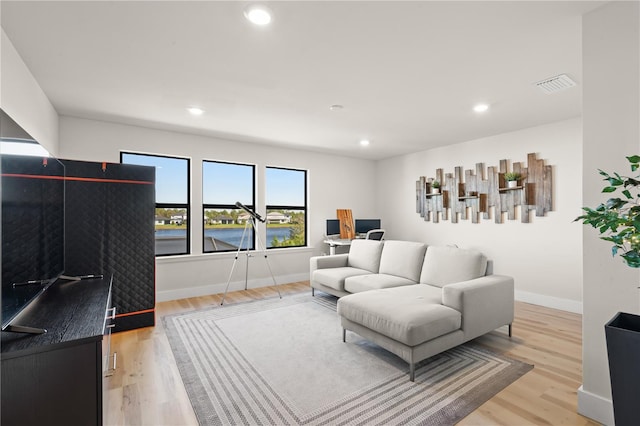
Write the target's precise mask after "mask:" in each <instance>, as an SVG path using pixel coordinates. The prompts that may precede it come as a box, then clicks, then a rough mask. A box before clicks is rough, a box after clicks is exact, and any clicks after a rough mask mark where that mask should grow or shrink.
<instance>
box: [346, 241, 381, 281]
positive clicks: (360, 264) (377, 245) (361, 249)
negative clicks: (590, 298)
mask: <svg viewBox="0 0 640 426" xmlns="http://www.w3.org/2000/svg"><path fill="white" fill-rule="evenodd" d="M383 245H384V242H383V241H374V240H353V241H352V242H351V247H349V259H348V265H349V266H351V267H353V268H358V269H366V270H367V271H369V272H373V273H374V274H377V273H378V271H379V269H380V253H381V252H382V247H383Z"/></svg>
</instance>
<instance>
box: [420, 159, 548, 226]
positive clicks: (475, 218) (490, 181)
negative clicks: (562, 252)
mask: <svg viewBox="0 0 640 426" xmlns="http://www.w3.org/2000/svg"><path fill="white" fill-rule="evenodd" d="M485 170H486V173H485ZM511 170H512V171H514V172H517V173H520V174H521V176H522V177H521V178H520V179H519V180H518V182H517V186H516V187H515V188H508V187H507V182H506V181H505V178H504V175H505V173H507V172H508V171H509V162H508V160H500V162H499V165H498V166H497V167H495V166H490V167H488V168H486V169H485V166H484V163H477V164H476V167H475V170H466V171H463V169H462V167H460V166H458V167H455V168H454V172H453V173H444V172H443V170H442V169H436V173H435V177H434V178H427V177H426V176H420V178H419V179H418V180H417V181H416V213H418V214H419V215H420V217H422V218H424V220H425V221H432V222H433V223H438V222H439V221H440V220H448V219H451V223H458V220H459V219H460V220H467V219H469V217H470V218H471V222H472V223H480V219H481V218H482V219H484V220H489V219H491V217H492V216H493V219H494V221H495V223H503V221H504V217H505V216H506V217H507V219H508V220H516V219H517V218H518V217H520V221H521V222H522V223H529V222H530V221H531V217H530V216H531V212H532V211H535V215H536V216H544V215H545V214H546V213H547V212H549V211H552V210H553V208H552V201H553V197H552V189H553V184H552V183H553V182H552V171H553V168H552V166H549V165H545V164H544V160H540V159H538V158H536V154H535V153H530V154H528V155H527V164H525V163H522V162H518V163H513V164H512V165H511ZM436 180H437V181H438V182H440V190H439V191H434V189H433V188H432V185H433V182H434V181H436ZM492 211H493V214H492Z"/></svg>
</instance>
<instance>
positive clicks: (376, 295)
mask: <svg viewBox="0 0 640 426" xmlns="http://www.w3.org/2000/svg"><path fill="white" fill-rule="evenodd" d="M491 269H492V268H491V263H490V262H488V261H487V258H486V257H485V256H484V255H483V254H481V253H480V252H477V251H475V250H466V249H461V248H457V247H451V246H428V247H427V246H426V245H425V244H422V243H417V242H409V241H393V240H391V241H371V240H356V241H353V243H352V245H351V248H350V251H349V253H346V254H340V255H334V256H317V257H312V258H311V260H310V270H311V276H310V283H311V288H312V294H315V290H316V289H318V290H320V291H323V292H326V293H329V294H333V295H335V296H338V297H340V299H339V300H338V307H337V310H338V314H339V315H340V321H341V325H342V328H343V336H342V338H343V341H345V342H346V331H347V330H349V331H352V332H355V333H357V334H359V335H360V336H362V337H364V338H365V339H367V340H369V341H371V342H374V343H376V344H377V345H379V346H381V347H383V348H385V349H386V350H388V351H390V352H392V353H394V354H396V355H398V356H399V357H400V358H402V359H403V360H405V361H406V362H408V363H409V379H410V380H411V381H414V378H415V365H416V364H417V363H418V362H420V361H422V360H423V359H426V358H429V357H431V356H433V355H436V354H438V353H440V352H443V351H445V350H447V349H450V348H452V347H455V346H457V345H460V344H462V343H464V342H467V341H469V340H471V339H474V338H476V337H478V336H481V335H483V334H485V333H488V332H490V331H492V330H495V329H496V328H499V327H502V326H505V325H507V326H508V327H509V331H508V333H509V336H511V324H512V322H513V318H514V284H513V278H511V277H507V276H502V275H493V274H492V271H491Z"/></svg>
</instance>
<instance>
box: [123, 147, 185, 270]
mask: <svg viewBox="0 0 640 426" xmlns="http://www.w3.org/2000/svg"><path fill="white" fill-rule="evenodd" d="M124 155H139V156H145V157H159V158H169V159H175V160H185V161H186V162H187V188H186V191H187V202H186V204H185V203H158V202H156V203H155V208H154V218H155V212H156V211H157V210H158V209H176V210H178V209H184V210H186V216H187V227H186V230H185V231H186V237H187V238H186V247H185V249H186V251H185V252H179V253H161V254H158V253H155V256H156V257H167V256H184V255H189V254H191V222H192V221H191V158H189V157H178V156H176V155H166V154H151V153H146V152H134V151H120V164H130V165H138V164H135V163H125V162H124V161H123V159H124V158H123V157H124ZM154 222H155V219H154ZM154 226H155V223H154ZM154 240H155V238H154Z"/></svg>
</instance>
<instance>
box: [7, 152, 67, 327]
mask: <svg viewBox="0 0 640 426" xmlns="http://www.w3.org/2000/svg"><path fill="white" fill-rule="evenodd" d="M0 170H1V172H2V329H3V330H4V329H5V328H6V327H7V326H8V325H9V324H10V322H11V320H13V318H14V317H15V316H16V315H18V314H19V313H20V312H21V311H22V309H23V308H25V307H26V306H27V305H28V304H29V303H30V302H31V301H32V300H33V299H34V298H35V297H37V296H38V295H39V294H40V293H42V292H43V291H44V290H46V288H47V287H48V286H49V285H51V284H52V283H53V282H54V281H55V280H56V279H57V278H58V277H59V276H60V274H62V273H63V272H64V187H65V181H64V178H65V173H64V166H63V165H62V163H60V162H59V161H58V160H56V159H54V158H49V157H45V158H43V157H31V156H19V155H5V154H3V155H2V156H1V163H0Z"/></svg>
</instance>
